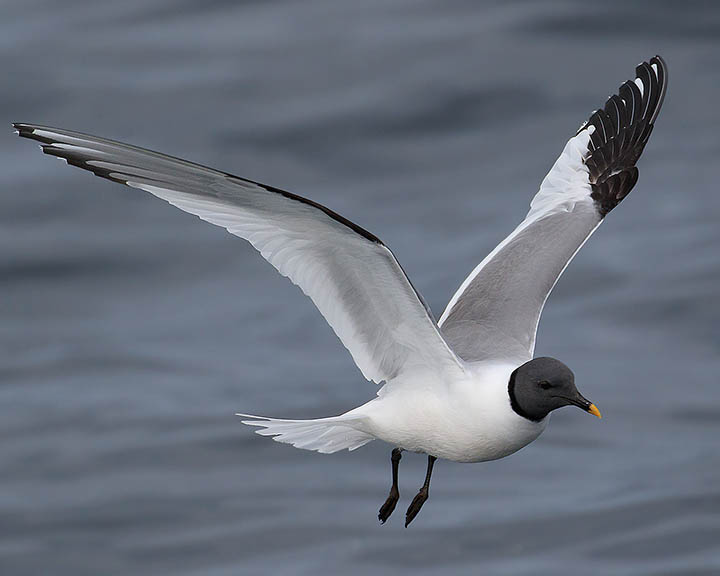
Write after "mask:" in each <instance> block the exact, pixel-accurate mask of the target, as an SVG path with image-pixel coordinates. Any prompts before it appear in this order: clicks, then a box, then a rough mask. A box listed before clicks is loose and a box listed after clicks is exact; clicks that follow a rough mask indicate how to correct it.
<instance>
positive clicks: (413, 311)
mask: <svg viewBox="0 0 720 576" xmlns="http://www.w3.org/2000/svg"><path fill="white" fill-rule="evenodd" d="M15 129H16V130H17V132H18V134H19V135H20V136H23V137H25V138H31V139H33V140H37V141H38V142H40V143H41V145H42V149H43V151H44V152H45V153H46V154H51V155H53V156H57V157H58V158H62V159H64V160H66V161H67V162H68V163H69V164H72V165H74V166H78V167H80V168H83V169H85V170H89V171H90V172H93V173H94V174H96V175H97V176H101V177H103V178H107V179H108V180H112V181H114V182H119V183H121V184H126V185H128V186H131V187H133V188H139V189H142V190H145V191H146V192H149V193H151V194H153V195H155V196H157V197H159V198H162V199H163V200H166V201H167V202H169V203H170V204H173V205H174V206H177V207H178V208H180V209H181V210H184V211H185V212H189V213H190V214H195V215H196V216H198V217H200V218H201V219H203V220H205V221H207V222H210V223H211V224H215V225H217V226H222V227H223V228H226V229H227V230H228V232H230V233H231V234H234V235H235V236H239V237H241V238H244V239H246V240H248V241H249V242H250V243H251V244H252V245H253V246H254V247H255V248H256V249H257V250H258V251H259V252H260V253H261V254H262V256H263V257H264V258H265V259H266V260H267V261H268V262H270V263H271V264H272V265H273V266H274V267H275V268H276V269H277V270H278V271H279V272H280V273H281V274H282V275H283V276H287V277H288V278H290V280H292V282H293V283H294V284H297V285H298V286H299V287H300V288H301V289H302V291H303V292H304V293H305V294H307V295H308V296H309V297H310V298H311V299H312V301H313V302H314V303H315V305H316V306H317V308H318V309H319V310H320V312H321V313H322V315H323V316H324V317H325V319H326V320H327V321H328V323H329V324H330V326H332V328H333V330H334V331H335V333H336V334H337V335H338V337H339V338H340V340H341V341H342V343H343V344H344V345H345V347H346V348H347V349H348V350H349V351H350V354H351V355H352V357H353V359H354V360H355V363H356V364H357V366H358V367H359V368H360V370H361V371H362V373H363V374H364V375H365V377H366V378H367V379H369V380H374V381H375V382H378V383H379V382H381V381H387V380H392V379H394V378H396V377H397V376H399V375H401V374H406V373H412V372H413V371H423V372H431V373H434V374H436V376H437V379H438V381H442V380H443V379H444V377H447V376H449V377H451V378H455V377H458V376H460V375H462V374H464V368H463V365H462V362H460V361H459V360H458V358H457V357H456V356H455V354H454V353H453V352H452V350H450V348H449V347H448V345H447V344H446V343H445V340H444V339H443V337H442V335H441V334H440V332H439V330H438V327H437V324H436V322H435V320H434V319H433V317H432V315H431V313H430V310H429V309H428V308H427V307H426V306H425V305H424V303H423V301H422V299H421V297H420V295H419V294H418V293H417V292H416V291H415V289H414V288H413V286H412V284H411V283H410V281H409V280H408V278H407V276H406V275H405V273H404V272H403V270H402V268H401V267H400V264H399V263H398V261H397V260H396V259H395V256H394V255H393V253H392V252H391V251H390V250H389V249H388V248H387V247H386V246H385V245H384V244H383V243H382V242H381V241H380V240H379V239H378V238H377V237H375V236H373V235H372V234H370V232H367V231H366V230H364V229H362V228H361V227H360V226H358V225H356V224H353V223H352V222H350V221H349V220H347V219H345V218H343V217H342V216H340V215H339V214H336V213H335V212H333V211H332V210H330V209H328V208H326V207H325V206H321V205H320V204H317V203H316V202H313V201H311V200H308V199H306V198H302V197H300V196H297V195H295V194H291V193H289V192H284V191H282V190H278V189H277V188H273V187H270V186H265V185H263V184H259V183H257V182H252V181H250V180H246V179H244V178H239V177H237V176H232V175H230V174H226V173H224V172H219V171H217V170H213V169H211V168H206V167H204V166H200V165H198V164H193V163H191V162H186V161H185V160H180V159H178V158H173V157H171V156H166V155H164V154H158V153H157V152H151V151H150V150H144V149H142V148H137V147H135V146H130V145H127V144H122V143H120V142H114V141H112V140H106V139H103V138H98V137H95V136H89V135H87V134H81V133H79V132H70V131H68V130H59V129H56V128H48V127H45V126H34V125H30V124H15Z"/></svg>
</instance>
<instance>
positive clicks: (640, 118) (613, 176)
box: [580, 55, 668, 217]
mask: <svg viewBox="0 0 720 576" xmlns="http://www.w3.org/2000/svg"><path fill="white" fill-rule="evenodd" d="M667 70H668V68H667V64H666V63H665V60H663V59H662V58H661V57H660V56H659V55H656V56H653V57H652V58H650V60H649V61H647V62H641V63H640V64H638V65H637V67H636V68H635V74H636V77H635V79H633V80H628V81H627V82H625V83H623V84H622V85H621V86H620V88H619V89H618V93H617V94H615V95H613V96H611V97H610V98H609V99H608V100H607V102H606V103H605V106H604V107H603V108H600V109H598V110H596V111H595V112H593V113H592V115H591V116H590V118H589V119H588V121H587V122H586V123H585V124H584V125H583V127H581V130H580V131H582V130H583V129H585V128H587V127H588V126H590V125H592V126H593V127H594V132H593V134H592V135H591V136H590V143H589V154H588V156H587V158H586V159H585V165H586V166H587V168H588V171H589V173H590V174H589V175H590V185H591V186H592V189H593V191H592V198H593V199H594V200H595V203H596V206H597V209H598V211H599V212H600V214H601V216H603V217H604V216H605V215H607V214H608V213H609V212H610V211H611V210H612V209H613V208H614V207H615V206H617V205H618V204H619V203H620V202H621V201H622V199H623V198H625V196H627V195H628V194H629V193H630V191H631V190H632V188H633V186H635V183H636V182H637V169H636V168H635V164H636V163H637V161H638V159H639V158H640V155H641V154H642V152H643V149H644V148H645V145H646V144H647V142H648V139H649V138H650V134H651V133H652V129H653V126H654V123H655V120H656V118H657V117H658V114H659V113H660V109H661V108H662V105H663V101H664V100H665V93H666V91H667V84H668V73H667Z"/></svg>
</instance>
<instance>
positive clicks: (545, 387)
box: [540, 380, 552, 390]
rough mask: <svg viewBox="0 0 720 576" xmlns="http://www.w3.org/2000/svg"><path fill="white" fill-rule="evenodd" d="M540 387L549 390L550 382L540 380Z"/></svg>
mask: <svg viewBox="0 0 720 576" xmlns="http://www.w3.org/2000/svg"><path fill="white" fill-rule="evenodd" d="M540 388H542V389H543V390H550V388H552V384H550V382H548V381H547V380H543V381H542V382H540Z"/></svg>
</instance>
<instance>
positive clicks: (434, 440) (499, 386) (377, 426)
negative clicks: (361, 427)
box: [353, 363, 548, 462]
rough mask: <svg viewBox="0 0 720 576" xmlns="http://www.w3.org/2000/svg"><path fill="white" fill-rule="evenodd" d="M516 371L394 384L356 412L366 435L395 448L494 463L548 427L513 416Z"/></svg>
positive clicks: (490, 367)
mask: <svg viewBox="0 0 720 576" xmlns="http://www.w3.org/2000/svg"><path fill="white" fill-rule="evenodd" d="M515 368H516V366H510V365H507V364H502V365H501V364H489V363H482V364H477V365H474V366H473V367H472V369H471V371H470V374H469V377H468V378H467V379H464V380H462V381H456V382H450V383H448V384H447V385H446V386H438V385H423V384H424V383H423V382H422V381H421V380H418V378H417V377H416V379H415V380H413V381H412V382H410V381H408V382H406V383H402V384H401V385H398V383H397V382H393V386H390V387H388V388H387V389H386V392H381V394H380V396H379V397H378V398H376V399H374V400H372V401H371V402H368V403H367V404H365V405H364V406H361V407H360V408H358V409H357V412H361V413H364V414H365V415H366V417H367V423H368V430H367V431H368V432H369V433H371V434H372V435H373V436H375V437H377V438H379V439H381V440H384V441H386V442H388V443H390V444H393V445H394V446H399V447H401V448H404V449H406V450H410V451H413V452H423V453H426V454H430V455H432V456H437V457H438V458H444V459H447V460H454V461H457V462H482V461H486V460H496V459H498V458H503V457H504V456H508V455H509V454H512V453H513V452H516V451H517V450H519V449H520V448H522V447H523V446H526V445H527V444H529V443H530V442H532V441H533V440H535V439H536V438H537V437H538V436H539V435H540V434H541V433H542V431H543V430H544V429H545V426H546V425H547V421H548V418H545V419H544V420H542V421H540V422H532V421H530V420H527V419H526V418H523V417H521V416H519V415H517V414H516V413H515V412H514V411H513V409H512V407H511V406H510V397H509V395H508V381H509V379H510V374H511V373H512V371H513V370H514V369H515ZM353 412H356V411H353Z"/></svg>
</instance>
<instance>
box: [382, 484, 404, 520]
mask: <svg viewBox="0 0 720 576" xmlns="http://www.w3.org/2000/svg"><path fill="white" fill-rule="evenodd" d="M399 499H400V492H399V491H398V489H397V486H393V487H392V488H390V494H388V497H387V500H385V503H384V504H383V505H382V506H381V507H380V512H378V520H380V522H381V523H383V524H385V521H386V520H387V519H388V518H390V514H392V513H393V510H395V505H396V504H397V503H398V500H399Z"/></svg>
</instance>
